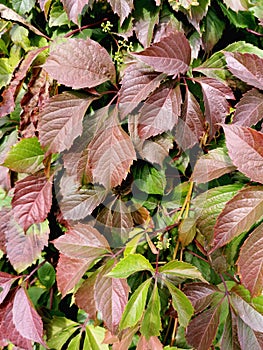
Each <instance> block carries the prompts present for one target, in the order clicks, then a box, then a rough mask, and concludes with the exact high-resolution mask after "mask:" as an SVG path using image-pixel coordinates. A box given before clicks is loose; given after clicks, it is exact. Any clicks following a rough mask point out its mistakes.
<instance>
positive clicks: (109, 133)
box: [88, 125, 136, 189]
mask: <svg viewBox="0 0 263 350" xmlns="http://www.w3.org/2000/svg"><path fill="white" fill-rule="evenodd" d="M88 150H89V164H90V167H91V169H92V175H93V179H94V182H98V183H100V184H102V185H103V186H104V187H105V188H107V189H109V188H111V187H116V186H118V185H120V184H121V182H122V180H124V179H125V178H126V176H127V174H128V171H129V169H130V166H131V164H132V162H133V160H135V159H136V154H135V150H134V147H133V144H132V141H131V139H130V137H129V136H128V134H126V132H124V130H123V129H122V128H121V127H120V126H118V125H113V126H109V127H108V128H106V129H105V130H102V131H101V132H98V134H97V135H96V136H95V138H94V139H93V140H92V141H91V143H90V144H89V146H88Z"/></svg>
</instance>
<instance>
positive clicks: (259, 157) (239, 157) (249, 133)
mask: <svg viewBox="0 0 263 350" xmlns="http://www.w3.org/2000/svg"><path fill="white" fill-rule="evenodd" d="M222 126H223V128H224V132H225V136H226V145H227V148H228V153H229V156H230V158H231V160H232V162H233V164H234V165H235V166H236V167H237V169H238V170H239V171H241V172H242V173H243V174H245V175H246V176H247V177H249V178H250V179H251V180H253V181H256V182H260V183H263V134H262V133H261V132H258V131H256V130H254V129H250V128H245V127H242V126H239V125H222ZM244 159H245V160H246V161H245V162H244Z"/></svg>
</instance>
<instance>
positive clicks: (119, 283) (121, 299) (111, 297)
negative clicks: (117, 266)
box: [94, 260, 129, 334]
mask: <svg viewBox="0 0 263 350" xmlns="http://www.w3.org/2000/svg"><path fill="white" fill-rule="evenodd" d="M112 264H113V261H112V260H111V261H110V262H109V263H108V264H107V265H105V266H104V268H103V269H102V270H101V272H100V273H99V275H98V278H97V281H96V285H95V288H94V289H95V301H96V305H97V309H98V310H99V311H100V312H101V314H102V319H103V321H104V323H105V325H106V327H107V328H108V329H109V330H110V331H111V333H112V334H115V333H116V332H117V329H118V326H119V323H120V320H121V317H122V314H123V311H124V308H125V306H126V304H127V301H128V293H129V286H128V284H127V281H126V280H124V279H118V278H110V277H107V274H108V272H109V271H110V270H111V269H112Z"/></svg>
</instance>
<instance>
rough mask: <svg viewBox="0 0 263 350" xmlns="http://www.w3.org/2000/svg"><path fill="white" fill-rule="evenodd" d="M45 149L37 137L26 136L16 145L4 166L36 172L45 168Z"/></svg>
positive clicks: (22, 171) (20, 170)
mask: <svg viewBox="0 0 263 350" xmlns="http://www.w3.org/2000/svg"><path fill="white" fill-rule="evenodd" d="M43 160H44V151H43V149H42V148H41V146H40V143H39V141H38V139H37V138H36V137H32V138H26V139H22V140H21V141H19V142H18V143H17V144H16V145H14V146H13V147H12V148H11V150H10V151H9V153H8V154H7V157H6V158H5V161H4V164H3V165H4V166H6V167H8V168H9V169H11V170H13V171H15V172H18V173H29V174H30V173H35V172H37V171H39V170H41V169H43V168H44V165H43Z"/></svg>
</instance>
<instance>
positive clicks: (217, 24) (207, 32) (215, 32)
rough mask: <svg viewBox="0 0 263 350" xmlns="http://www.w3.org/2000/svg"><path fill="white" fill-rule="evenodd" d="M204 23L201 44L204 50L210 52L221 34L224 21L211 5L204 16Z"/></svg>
mask: <svg viewBox="0 0 263 350" xmlns="http://www.w3.org/2000/svg"><path fill="white" fill-rule="evenodd" d="M204 25H205V29H204V32H203V35H202V41H203V46H204V48H205V51H206V52H211V51H212V49H213V47H214V46H215V45H216V44H217V42H218V41H219V40H220V39H221V37H222V35H223V31H224V29H225V22H224V21H222V20H221V18H220V17H219V16H218V14H217V12H216V11H215V10H214V9H213V7H210V8H209V10H208V12H207V15H206V16H205V19H204Z"/></svg>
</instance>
